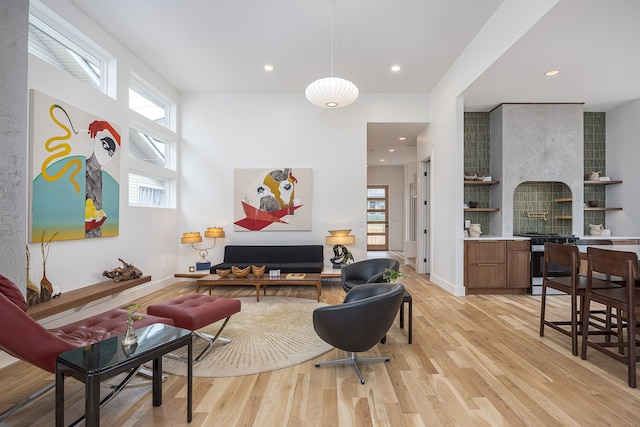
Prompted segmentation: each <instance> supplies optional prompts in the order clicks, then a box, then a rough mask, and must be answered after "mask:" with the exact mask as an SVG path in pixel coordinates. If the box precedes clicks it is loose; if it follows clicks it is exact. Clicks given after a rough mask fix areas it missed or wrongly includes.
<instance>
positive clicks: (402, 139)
mask: <svg viewBox="0 0 640 427" xmlns="http://www.w3.org/2000/svg"><path fill="white" fill-rule="evenodd" d="M405 139H407V138H406V137H404V136H401V137H400V138H398V140H400V141H404V140H405Z"/></svg>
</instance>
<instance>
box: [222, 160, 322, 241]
mask: <svg viewBox="0 0 640 427" xmlns="http://www.w3.org/2000/svg"><path fill="white" fill-rule="evenodd" d="M311 188H312V187H311V169H310V168H265V169H235V170H234V198H233V203H234V225H235V226H234V230H236V231H261V230H264V231H283V230H287V231H294V230H295V231H300V230H311Z"/></svg>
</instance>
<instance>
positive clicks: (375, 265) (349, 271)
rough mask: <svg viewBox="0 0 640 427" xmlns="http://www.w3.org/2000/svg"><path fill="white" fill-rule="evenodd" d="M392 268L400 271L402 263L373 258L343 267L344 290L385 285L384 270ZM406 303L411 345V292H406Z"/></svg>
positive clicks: (401, 312) (402, 317) (401, 313)
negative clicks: (367, 285)
mask: <svg viewBox="0 0 640 427" xmlns="http://www.w3.org/2000/svg"><path fill="white" fill-rule="evenodd" d="M387 268H391V269H393V270H398V271H399V270H400V263H399V262H398V261H397V260H395V259H392V258H371V259H365V260H363V261H358V262H354V263H353V264H349V265H346V266H344V267H342V270H341V276H342V277H341V280H342V288H343V289H344V290H345V291H346V292H349V291H350V290H351V288H353V287H354V286H358V285H363V284H365V283H384V282H385V281H384V279H383V278H382V275H383V274H384V270H385V269H387ZM403 302H404V303H407V304H408V305H409V331H408V335H407V338H408V340H409V344H411V342H412V340H413V338H412V335H413V332H412V329H413V325H412V319H411V317H412V312H413V308H412V307H413V298H412V297H411V294H410V293H409V291H407V290H405V291H404V299H403ZM400 328H404V305H400Z"/></svg>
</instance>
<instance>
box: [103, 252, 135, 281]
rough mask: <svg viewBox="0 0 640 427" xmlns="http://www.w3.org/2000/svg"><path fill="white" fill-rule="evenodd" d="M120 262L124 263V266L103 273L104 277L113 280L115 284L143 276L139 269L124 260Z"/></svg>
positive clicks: (120, 259)
mask: <svg viewBox="0 0 640 427" xmlns="http://www.w3.org/2000/svg"><path fill="white" fill-rule="evenodd" d="M118 260H119V261H120V262H121V263H122V265H123V266H122V267H116V268H114V269H113V270H111V271H108V270H105V271H104V272H103V273H102V275H103V276H104V277H108V278H109V279H113V281H114V282H115V283H118V282H121V281H123V280H132V279H137V278H139V277H140V276H142V271H140V269H139V268H136V267H134V266H133V264H129V263H127V262H125V261H124V260H123V259H122V258H118Z"/></svg>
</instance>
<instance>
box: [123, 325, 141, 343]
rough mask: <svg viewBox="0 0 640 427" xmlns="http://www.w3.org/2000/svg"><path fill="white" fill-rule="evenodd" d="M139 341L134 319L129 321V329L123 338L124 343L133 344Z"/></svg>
mask: <svg viewBox="0 0 640 427" xmlns="http://www.w3.org/2000/svg"><path fill="white" fill-rule="evenodd" d="M137 342H138V336H137V335H136V331H135V329H133V320H128V321H127V331H126V332H125V333H124V337H123V338H122V345H132V344H135V343H137Z"/></svg>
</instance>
